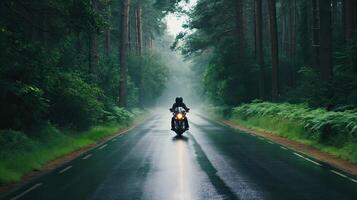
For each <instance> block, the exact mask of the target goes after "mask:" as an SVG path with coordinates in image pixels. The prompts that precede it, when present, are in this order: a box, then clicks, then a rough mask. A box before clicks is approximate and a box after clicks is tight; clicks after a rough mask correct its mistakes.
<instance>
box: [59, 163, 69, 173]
mask: <svg viewBox="0 0 357 200" xmlns="http://www.w3.org/2000/svg"><path fill="white" fill-rule="evenodd" d="M71 168H72V165H70V166H68V167H66V168H64V169H62V170H61V171H59V172H58V173H59V174H62V173H64V172H66V171H67V170H69V169H71Z"/></svg>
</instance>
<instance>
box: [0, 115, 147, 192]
mask: <svg viewBox="0 0 357 200" xmlns="http://www.w3.org/2000/svg"><path fill="white" fill-rule="evenodd" d="M147 119H149V114H147V115H146V116H145V117H140V118H138V119H137V120H135V122H134V123H133V124H132V125H130V126H129V127H126V128H124V129H121V130H118V131H117V132H116V133H114V134H113V135H110V136H108V137H105V138H103V139H101V140H99V141H97V142H96V143H93V144H90V145H88V146H86V147H84V148H82V149H79V150H76V151H73V152H71V153H68V154H66V155H64V156H61V157H59V158H57V159H55V160H52V161H50V162H48V163H46V164H45V165H43V166H42V168H41V169H40V170H37V171H32V172H30V173H28V174H27V175H25V176H24V177H23V178H22V179H21V181H19V182H16V183H11V184H6V185H2V186H0V198H2V197H4V196H6V195H7V194H8V193H10V192H12V191H14V190H16V189H17V188H20V187H22V186H24V185H26V184H28V183H30V182H31V181H33V180H35V179H37V178H39V177H41V176H43V175H45V174H47V173H50V172H51V171H53V170H55V169H57V168H59V167H61V166H63V165H65V164H66V163H69V162H71V161H73V160H75V159H77V158H79V157H81V156H83V155H85V154H86V153H87V152H89V151H91V150H92V149H94V148H96V147H98V146H100V145H102V144H104V143H106V142H108V141H109V140H112V139H113V138H115V137H118V136H119V135H123V134H125V133H127V132H129V131H130V130H131V129H133V128H135V127H137V126H138V125H140V124H142V123H143V122H145V121H146V120H147Z"/></svg>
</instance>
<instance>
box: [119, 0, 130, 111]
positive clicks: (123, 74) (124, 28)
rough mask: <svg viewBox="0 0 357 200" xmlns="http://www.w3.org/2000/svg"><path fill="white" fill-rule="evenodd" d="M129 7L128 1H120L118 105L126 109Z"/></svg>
mask: <svg viewBox="0 0 357 200" xmlns="http://www.w3.org/2000/svg"><path fill="white" fill-rule="evenodd" d="M129 7H130V0H122V8H121V25H120V27H121V29H120V30H121V37H120V45H119V46H120V47H119V60H120V79H119V104H120V106H122V107H127V103H128V102H127V101H128V91H127V79H128V77H127V76H128V34H129Z"/></svg>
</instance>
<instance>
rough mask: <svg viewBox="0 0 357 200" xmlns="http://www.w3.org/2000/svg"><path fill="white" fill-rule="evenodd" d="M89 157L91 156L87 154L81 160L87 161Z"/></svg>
mask: <svg viewBox="0 0 357 200" xmlns="http://www.w3.org/2000/svg"><path fill="white" fill-rule="evenodd" d="M91 156H92V154H88V155H86V156H84V157H83V158H82V159H83V160H85V159H87V158H89V157H91Z"/></svg>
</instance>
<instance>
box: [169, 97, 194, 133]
mask: <svg viewBox="0 0 357 200" xmlns="http://www.w3.org/2000/svg"><path fill="white" fill-rule="evenodd" d="M178 107H182V108H183V109H185V110H186V112H188V111H189V110H190V109H189V108H187V106H186V105H185V103H183V98H182V97H176V99H175V103H174V104H173V105H172V108H171V109H170V110H171V111H172V112H174V111H175V109H176V108H178ZM174 119H175V117H172V118H171V130H174V126H175V124H174ZM185 127H186V130H188V128H189V125H188V121H187V117H185Z"/></svg>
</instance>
